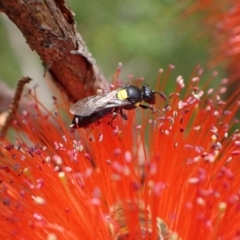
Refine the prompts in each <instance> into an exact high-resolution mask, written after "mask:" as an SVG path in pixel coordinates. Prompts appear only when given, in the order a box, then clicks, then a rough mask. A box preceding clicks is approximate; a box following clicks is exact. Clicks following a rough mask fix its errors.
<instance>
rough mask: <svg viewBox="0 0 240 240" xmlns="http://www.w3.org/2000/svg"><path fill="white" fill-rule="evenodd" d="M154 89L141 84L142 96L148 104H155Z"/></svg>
mask: <svg viewBox="0 0 240 240" xmlns="http://www.w3.org/2000/svg"><path fill="white" fill-rule="evenodd" d="M154 93H155V92H154V91H153V90H152V89H151V88H150V87H149V86H148V85H143V86H142V98H143V100H144V101H145V102H146V103H148V104H155V96H154Z"/></svg>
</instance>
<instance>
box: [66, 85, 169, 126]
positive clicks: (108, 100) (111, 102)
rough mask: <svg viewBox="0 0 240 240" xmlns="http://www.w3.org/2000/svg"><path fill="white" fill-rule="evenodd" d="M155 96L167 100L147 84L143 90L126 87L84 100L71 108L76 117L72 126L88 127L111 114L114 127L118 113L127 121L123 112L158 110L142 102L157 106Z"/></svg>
mask: <svg viewBox="0 0 240 240" xmlns="http://www.w3.org/2000/svg"><path fill="white" fill-rule="evenodd" d="M155 94H159V95H160V96H161V97H162V98H163V99H164V100H166V99H167V97H166V96H165V94H164V93H162V92H156V91H154V90H152V89H151V88H150V87H149V86H148V85H146V84H144V85H143V86H142V87H141V88H138V87H136V86H133V85H126V86H125V87H122V88H119V89H116V90H113V91H108V92H103V93H100V94H98V95H93V96H90V97H86V98H83V99H81V100H79V101H77V102H76V103H75V104H74V105H73V106H72V107H71V108H70V113H71V114H73V115H74V118H73V121H72V125H71V126H72V127H73V128H77V127H80V128H81V127H86V126H87V125H89V124H91V123H94V122H96V121H98V120H100V119H101V118H103V117H105V116H106V115H108V114H110V113H112V114H113V118H112V120H111V125H112V122H113V120H114V119H115V117H116V116H117V113H120V115H121V117H122V118H123V119H125V120H127V119H128V118H127V116H126V114H124V113H123V110H132V109H135V108H136V107H141V108H143V109H151V110H156V109H155V108H153V107H151V106H148V105H143V104H142V102H146V103H148V104H151V105H152V104H155ZM156 111H157V110H156Z"/></svg>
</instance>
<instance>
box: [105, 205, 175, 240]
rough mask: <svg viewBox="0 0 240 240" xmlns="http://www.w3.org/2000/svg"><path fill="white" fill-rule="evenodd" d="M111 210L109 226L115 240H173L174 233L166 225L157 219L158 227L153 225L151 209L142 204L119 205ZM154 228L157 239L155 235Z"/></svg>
mask: <svg viewBox="0 0 240 240" xmlns="http://www.w3.org/2000/svg"><path fill="white" fill-rule="evenodd" d="M110 210H111V212H110V218H109V219H108V222H107V224H108V228H109V231H110V234H111V236H112V238H113V239H114V240H128V239H129V240H130V239H145V240H150V239H157V240H164V239H171V238H170V236H171V233H172V232H171V231H170V230H169V229H168V226H167V225H166V223H165V222H164V221H163V220H162V219H160V218H158V217H157V218H156V222H155V224H156V225H155V224H153V219H152V214H151V211H150V208H148V207H146V206H145V205H144V204H143V203H141V202H139V203H138V204H137V203H134V202H127V203H125V204H122V203H118V204H117V205H116V206H113V207H111V208H110ZM130 219H132V221H131V220H130ZM154 225H155V226H154ZM154 228H155V234H156V235H155V237H154V235H153V229H154ZM176 239H179V238H176Z"/></svg>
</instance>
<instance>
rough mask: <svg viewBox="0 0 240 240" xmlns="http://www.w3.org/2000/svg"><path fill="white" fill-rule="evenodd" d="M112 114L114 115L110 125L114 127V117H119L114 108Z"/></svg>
mask: <svg viewBox="0 0 240 240" xmlns="http://www.w3.org/2000/svg"><path fill="white" fill-rule="evenodd" d="M112 114H113V117H112V119H111V122H110V126H111V127H112V128H114V127H113V125H112V123H113V121H114V119H115V118H116V117H117V112H116V111H115V110H114V111H113V113H112Z"/></svg>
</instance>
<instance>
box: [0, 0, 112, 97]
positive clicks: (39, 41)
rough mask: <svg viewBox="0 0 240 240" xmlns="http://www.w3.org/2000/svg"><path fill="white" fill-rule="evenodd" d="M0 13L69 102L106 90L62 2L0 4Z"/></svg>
mask: <svg viewBox="0 0 240 240" xmlns="http://www.w3.org/2000/svg"><path fill="white" fill-rule="evenodd" d="M0 11H2V12H4V13H5V14H6V15H7V16H8V17H9V18H10V19H11V20H12V21H13V22H14V23H15V24H16V25H17V27H18V28H19V29H20V31H21V32H22V33H23V35H24V37H25V38H26V41H27V43H28V44H29V46H30V47H31V49H32V50H35V51H36V52H37V53H38V54H39V56H40V58H41V59H42V61H43V64H44V66H45V69H46V71H49V72H50V73H51V75H52V76H53V78H54V80H55V81H56V82H57V83H58V85H59V86H61V87H62V89H63V91H65V93H66V94H67V96H68V97H69V99H70V100H72V101H76V100H78V99H81V98H83V97H86V96H88V95H92V94H95V92H96V89H98V88H104V89H106V88H108V84H107V82H106V80H105V78H104V76H103V75H102V73H101V70H100V69H99V67H98V66H97V65H96V62H95V60H94V59H93V57H92V56H91V54H90V53H89V51H88V49H87V47H86V45H85V43H84V42H83V40H82V38H81V36H80V34H79V33H77V31H76V25H75V22H74V19H73V13H72V12H71V11H70V10H69V9H68V8H67V7H66V6H65V2H64V0H45V1H39V0H31V1H29V0H22V1H16V0H0Z"/></svg>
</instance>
